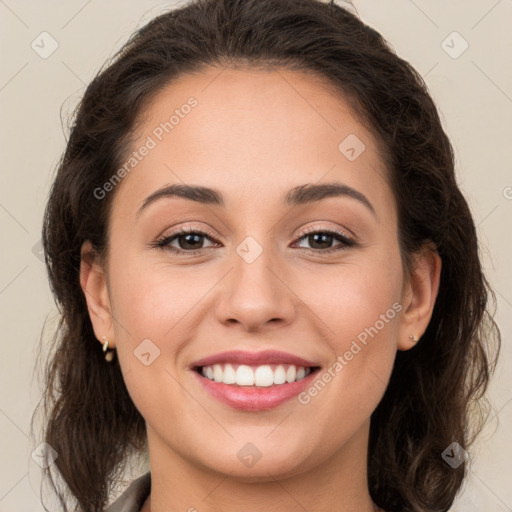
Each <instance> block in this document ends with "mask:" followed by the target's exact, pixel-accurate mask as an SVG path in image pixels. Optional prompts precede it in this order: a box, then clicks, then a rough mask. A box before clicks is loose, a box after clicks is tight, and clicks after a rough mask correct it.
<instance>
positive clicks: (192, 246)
mask: <svg viewBox="0 0 512 512" xmlns="http://www.w3.org/2000/svg"><path fill="white" fill-rule="evenodd" d="M201 237H202V235H198V234H187V235H181V237H180V241H181V240H183V239H184V240H185V244H181V243H180V246H181V248H182V249H197V248H198V247H197V246H194V245H193V243H194V242H196V243H197V242H200V240H201ZM190 238H193V239H194V240H193V241H192V244H191V243H189V239H190ZM183 245H185V246H188V247H184V246H183Z"/></svg>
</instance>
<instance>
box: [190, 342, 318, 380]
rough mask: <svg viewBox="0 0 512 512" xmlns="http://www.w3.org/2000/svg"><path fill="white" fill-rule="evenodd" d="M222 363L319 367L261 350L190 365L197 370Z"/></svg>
mask: <svg viewBox="0 0 512 512" xmlns="http://www.w3.org/2000/svg"><path fill="white" fill-rule="evenodd" d="M223 363H231V364H246V365H248V366H258V365H262V364H294V365H295V366H304V367H306V368H309V367H311V366H319V365H318V364H317V363H315V362H313V361H307V360H306V359H303V358H302V357H298V356H294V355H293V354H287V353H286V352H280V351H278V350H263V351H261V352H247V351H244V350H229V351H227V352H220V353H219V354H214V355H212V356H208V357H205V358H203V359H199V360H198V361H195V362H194V363H192V365H191V366H192V368H197V367H199V366H211V365H213V364H223ZM299 382H301V381H299ZM283 385H284V384H283Z"/></svg>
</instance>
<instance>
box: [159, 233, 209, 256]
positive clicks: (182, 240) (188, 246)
mask: <svg viewBox="0 0 512 512" xmlns="http://www.w3.org/2000/svg"><path fill="white" fill-rule="evenodd" d="M203 238H207V239H209V240H215V238H213V237H212V236H211V235H210V234H209V233H206V232H204V231H201V230H200V229H194V228H192V227H190V228H183V229H180V230H179V231H175V232H174V233H171V234H170V235H167V236H165V237H163V238H160V239H159V240H157V241H156V242H155V243H154V244H153V245H154V246H156V247H160V248H162V249H166V250H169V251H171V252H175V253H181V254H199V253H202V252H203V251H204V249H205V247H203V243H202V239H203ZM174 242H176V243H177V244H178V247H176V246H173V245H172V244H173V243H174Z"/></svg>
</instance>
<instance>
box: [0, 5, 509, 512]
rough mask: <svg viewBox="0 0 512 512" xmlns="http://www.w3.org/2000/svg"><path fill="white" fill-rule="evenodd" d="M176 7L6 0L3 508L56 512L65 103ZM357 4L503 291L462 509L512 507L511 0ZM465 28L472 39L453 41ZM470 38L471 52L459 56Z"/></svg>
mask: <svg viewBox="0 0 512 512" xmlns="http://www.w3.org/2000/svg"><path fill="white" fill-rule="evenodd" d="M165 5H167V6H168V5H172V4H171V3H167V4H165V3H163V2H160V3H158V2H151V1H147V0H146V1H143V0H130V1H121V0H116V1H110V2H108V3H107V2H99V1H98V0H89V1H87V0H68V1H66V2H63V1H62V2H58V1H56V0H47V1H45V2H39V1H36V0H32V1H23V0H5V1H4V0H0V34H1V35H0V38H1V40H0V44H1V52H2V53H1V55H2V66H1V67H0V108H1V114H2V123H1V135H0V141H1V147H2V160H1V169H2V170H1V177H2V180H1V188H0V226H1V230H2V237H1V243H2V248H1V253H0V254H1V265H0V315H1V321H2V324H1V325H2V331H3V333H4V335H3V340H2V347H3V357H2V358H1V361H0V365H1V372H0V388H1V389H2V394H1V397H0V433H1V435H0V461H1V462H0V465H1V466H0V512H4V511H9V512H12V511H13V510H15V511H17V512H29V511H30V512H39V511H42V510H43V507H42V506H41V505H40V502H39V498H38V494H39V482H40V468H39V466H38V465H37V464H36V462H35V461H34V460H33V459H32V458H31V452H32V450H34V449H35V448H36V446H37V445H38V444H39V443H40V442H41V439H40V438H39V437H38V438H37V439H31V438H30V431H29V422H30V418H31V415H32V412H33V410H34V407H35V406H36V404H37V402H38V400H39V398H40V390H39V383H38V376H37V374H35V367H34V362H35V355H36V347H37V344H38V341H39V337H40V333H41V330H42V327H43V324H44V322H45V320H46V319H48V321H49V322H54V321H55V317H56V308H55V306H54V304H53V300H52V297H51V294H50V291H49V287H48V283H47V280H46V271H45V267H44V265H43V263H42V262H41V260H40V254H39V252H38V243H39V240H40V231H41V219H42V214H43V208H44V204H45V200H46V197H47V193H48V190H49V186H50V183H51V177H52V173H53V169H54V168H55V166H56V164H57V162H58V160H59V158H60V154H61V152H62V150H63V148H64V145H65V133H67V131H65V132H63V129H62V127H61V120H60V114H61V112H60V110H61V107H62V115H63V119H64V126H66V124H67V115H68V114H69V113H71V111H72V108H73V107H74V106H75V104H76V101H77V100H78V99H79V97H80V95H81V94H82V93H83V91H84V87H85V84H87V83H88V82H89V81H90V79H91V78H92V76H93V74H94V73H95V72H96V71H97V70H98V68H99V67H100V66H101V65H102V64H103V62H104V61H105V60H106V58H107V57H109V56H110V55H112V54H113V52H114V50H116V49H118V48H119V46H120V45H121V44H122V43H123V42H124V41H125V40H126V39H127V37H128V36H129V34H130V33H131V32H132V31H133V30H134V29H135V28H136V27H138V26H140V25H141V24H143V23H145V22H146V21H148V20H149V19H150V18H151V17H152V16H154V15H156V14H157V13H159V12H161V10H162V9H163V8H164V7H165ZM354 5H355V7H356V8H357V10H358V12H359V13H360V15H361V17H362V18H363V20H364V21H366V22H367V23H368V24H370V25H372V26H374V27H375V28H376V29H377V30H378V31H379V32H381V33H382V34H383V35H384V37H386V38H387V39H388V40H389V41H390V43H391V44H392V46H393V47H394V48H395V49H396V51H397V53H398V54H399V55H400V56H401V57H403V58H405V59H407V60H408V61H409V62H410V63H411V64H412V65H413V66H414V67H415V68H416V69H418V70H419V72H420V73H421V74H422V75H423V76H424V77H425V79H426V81H427V83H428V86H429V88H430V90H431V93H432V95H433V97H434V99H435V101H436V103H437V105H438V107H439V109H440V111H441V116H442V119H443V123H444V125H445V128H446V131H447V132H448V134H449V136H450V138H451V140H452V143H453V145H454V148H455V151H456V157H457V172H458V176H459V181H460V185H461V188H462V189H463V191H464V193H465V195H466V197H467V198H468V200H469V203H470V206H471V208H472V211H473V214H474V218H475V221H476V224H477V225H478V233H479V236H480V239H481V243H482V259H483V262H484V264H485V268H486V272H487V275H488V278H489V279H490V281H491V283H492V284H493V286H494V287H495V290H496V292H497V297H498V310H497V315H496V320H497V322H498V324H499V325H500V328H501V331H502V336H503V352H502V358H501V364H500V366H499V368H498V370H497V373H496V376H495V378H494V380H493V382H492V385H491V389H490V395H489V396H490V398H491V400H492V402H493V404H494V407H495V414H494V419H493V421H492V422H491V423H490V424H489V426H488V428H487V429H486V430H485V432H484V434H483V436H482V437H481V439H480V442H479V444H478V446H475V447H474V448H473V449H472V450H471V453H470V455H471V458H472V459H473V460H474V464H473V467H472V471H471V475H470V478H469V479H468V481H467V485H466V489H465V491H464V493H463V494H462V495H461V498H460V500H459V501H458V504H457V505H456V506H454V507H453V509H452V510H454V511H464V512H476V511H478V512H481V511H485V512H502V511H510V510H512V486H510V481H512V480H511V476H512V471H511V469H510V462H509V459H510V457H511V455H512V446H511V441H510V439H511V436H510V432H511V427H512V376H511V372H510V368H511V362H512V361H511V359H512V354H511V349H510V346H509V343H508V341H509V339H510V336H511V334H512V320H511V319H512V269H511V266H510V262H511V258H510V249H511V238H512V237H511V235H512V232H511V224H512V223H511V217H512V172H511V170H512V165H511V163H512V151H511V146H512V143H511V136H512V59H511V57H510V51H511V50H512V31H511V30H510V26H511V24H512V0H479V1H468V0H457V1H450V2H447V1H446V0H430V1H427V0H414V1H413V0H387V1H386V2H383V1H373V2H372V1H371V0H354ZM44 31H46V32H48V33H49V34H50V35H51V37H52V38H54V39H55V40H56V42H57V44H58V48H57V49H56V51H55V52H54V53H53V54H52V55H50V56H48V57H47V58H42V57H41V56H40V55H39V54H38V53H36V52H35V51H34V50H33V49H32V47H31V43H32V42H33V41H34V40H35V41H36V43H37V42H38V41H40V40H41V37H46V38H47V39H45V48H46V49H49V48H51V47H50V39H49V38H48V36H40V34H41V33H42V32H44ZM454 31H457V32H458V33H459V34H460V36H457V35H450V34H452V32H454ZM447 37H448V39H447ZM444 40H446V42H445V43H443V41H444ZM464 41H466V42H467V44H468V48H467V49H466V51H464V53H462V54H461V55H460V56H458V57H457V58H453V56H455V52H459V51H460V50H461V49H463V45H464V44H465V43H464ZM39 44H40V46H42V44H41V43H39ZM446 45H449V46H450V47H451V48H447V46H446ZM445 50H448V51H449V52H451V53H452V56H450V55H449V54H448V53H447V52H446V51H445ZM39 51H43V50H42V48H41V49H40V50H39ZM310 512H314V511H310Z"/></svg>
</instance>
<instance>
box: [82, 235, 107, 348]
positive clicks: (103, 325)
mask: <svg viewBox="0 0 512 512" xmlns="http://www.w3.org/2000/svg"><path fill="white" fill-rule="evenodd" d="M80 286H81V287H82V291H83V292H84V296H85V300H86V302H87V309H88V310H89V317H90V318H91V323H92V326H93V329H94V335H95V336H96V338H97V339H98V340H100V342H101V344H103V342H104V340H102V338H106V339H107V340H108V344H109V348H113V347H114V346H115V340H114V329H113V323H112V315H111V308H110V298H109V293H108V286H107V279H106V275H105V269H104V268H103V266H102V265H101V263H100V262H99V261H98V258H97V254H96V252H95V251H94V249H93V247H92V244H91V242H90V241H89V240H87V241H85V242H84V243H83V244H82V248H81V251H80Z"/></svg>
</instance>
